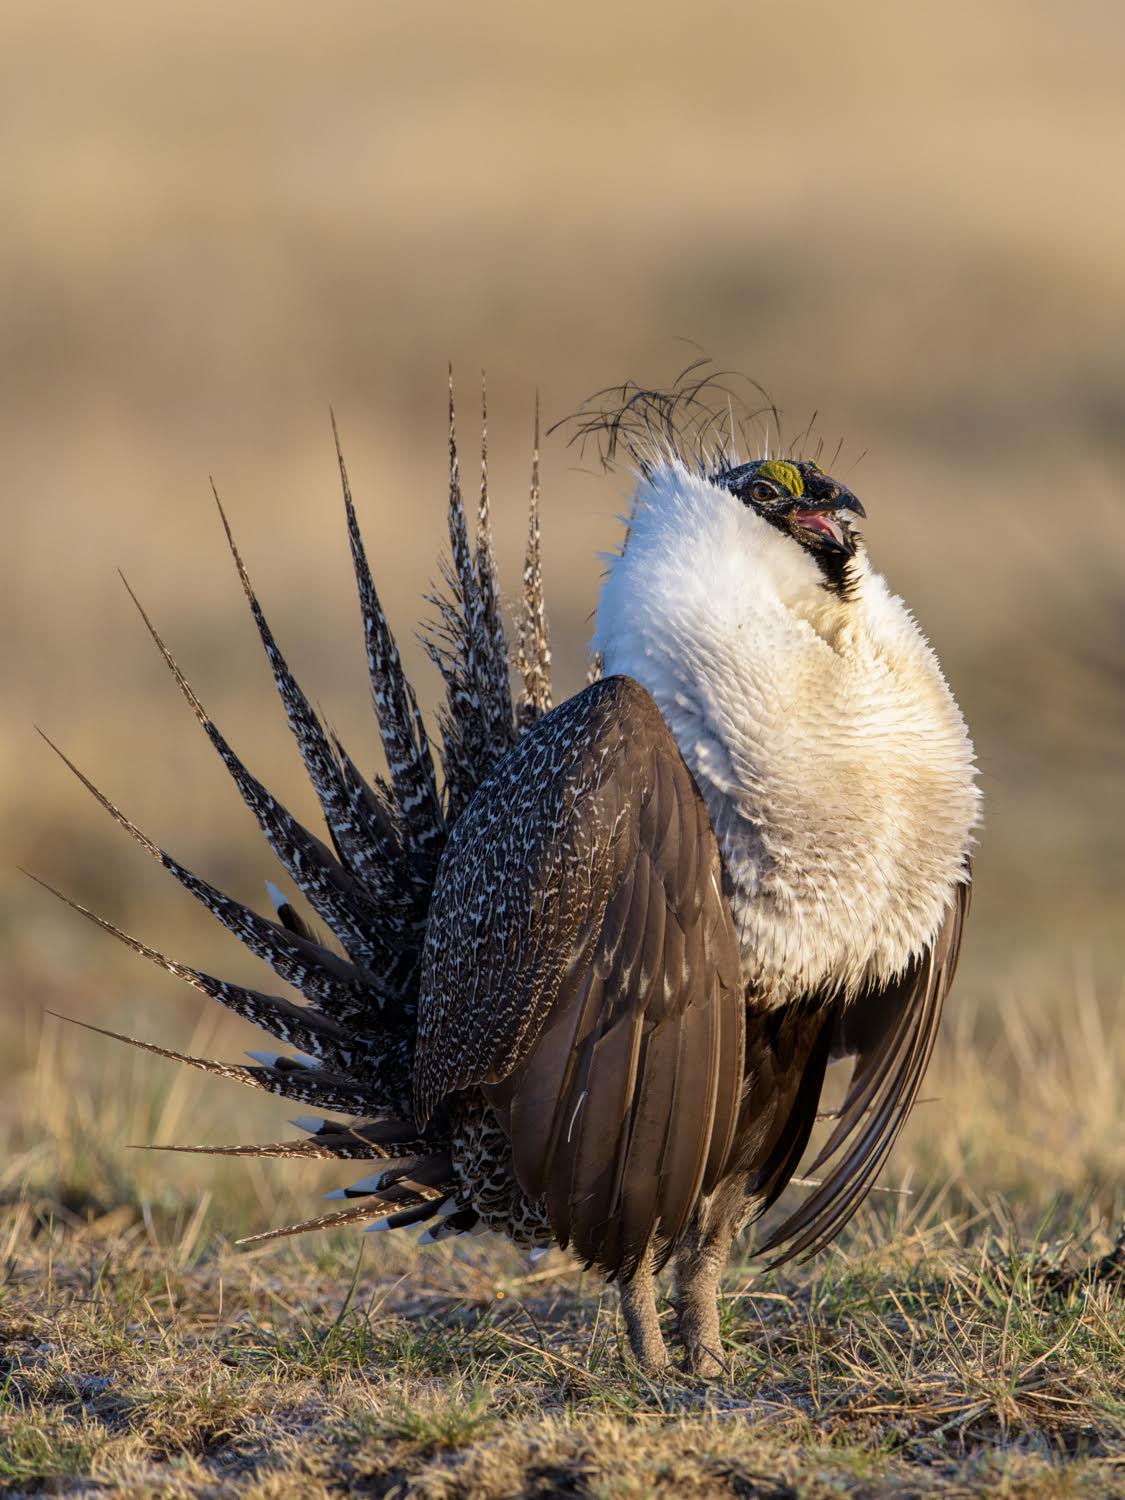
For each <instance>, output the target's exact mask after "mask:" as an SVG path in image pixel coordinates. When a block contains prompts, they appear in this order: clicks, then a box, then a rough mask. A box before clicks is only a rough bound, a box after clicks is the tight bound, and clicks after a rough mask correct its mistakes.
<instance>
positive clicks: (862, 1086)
mask: <svg viewBox="0 0 1125 1500" xmlns="http://www.w3.org/2000/svg"><path fill="white" fill-rule="evenodd" d="M970 890H971V886H970V883H969V881H968V880H966V881H965V883H964V884H963V885H959V886H958V887H957V890H956V892H955V895H954V898H953V900H952V902H951V904H950V906H949V908H948V910H947V912H946V916H945V920H944V922H943V924H942V926H941V928H940V930H939V931H938V934H937V936H936V937H935V939H934V941H933V943H932V945H931V946H930V948H929V949H928V950H927V952H926V953H925V954H923V955H922V957H921V958H919V959H918V960H917V961H916V962H915V963H914V964H912V965H911V966H910V968H909V969H908V970H907V971H906V973H905V974H904V975H903V976H902V978H901V979H899V980H897V981H895V982H894V983H892V984H889V985H887V986H884V987H883V988H881V989H879V990H875V991H872V992H871V993H870V994H868V995H865V996H860V998H859V999H858V1000H856V1001H855V1002H854V1003H853V1004H852V1005H851V1006H849V1007H848V1008H847V1009H846V1010H845V1011H844V1013H843V1015H842V1017H841V1020H840V1023H839V1026H838V1032H837V1039H836V1050H837V1052H838V1054H840V1055H849V1054H850V1055H854V1056H855V1057H856V1064H855V1068H854V1071H853V1074H852V1081H851V1085H850V1087H849V1089H848V1093H847V1096H846V1097H845V1100H844V1104H843V1107H842V1109H841V1112H840V1118H839V1120H838V1122H837V1124H836V1127H835V1129H834V1130H833V1132H832V1134H831V1136H830V1137H829V1139H828V1141H827V1142H826V1143H825V1146H824V1148H823V1150H822V1151H821V1152H820V1154H819V1156H818V1157H817V1158H816V1160H815V1162H814V1163H813V1166H812V1168H811V1169H810V1170H811V1171H818V1170H819V1169H820V1168H821V1167H823V1166H824V1165H826V1164H827V1163H829V1162H832V1163H834V1164H833V1165H832V1168H831V1170H830V1171H829V1173H828V1174H827V1176H826V1177H825V1178H824V1181H823V1182H822V1183H821V1185H820V1186H819V1187H818V1188H817V1189H816V1191H815V1192H814V1193H812V1194H811V1195H810V1196H809V1197H808V1198H807V1199H806V1200H805V1202H804V1203H803V1204H802V1205H801V1207H800V1208H799V1209H797V1210H796V1212H794V1213H792V1214H790V1215H789V1217H788V1218H787V1219H786V1220H785V1221H784V1222H783V1223H782V1224H781V1225H779V1226H778V1228H777V1229H776V1230H775V1231H774V1232H773V1234H772V1235H770V1237H769V1239H768V1240H767V1241H766V1243H765V1244H764V1245H763V1246H762V1250H763V1252H766V1253H768V1252H772V1251H774V1250H781V1252H782V1253H781V1254H780V1255H779V1256H778V1257H777V1259H776V1260H775V1262H774V1264H780V1263H782V1262H784V1261H786V1260H789V1259H792V1258H793V1257H796V1256H801V1257H807V1256H811V1255H815V1254H816V1253H817V1251H818V1250H821V1249H823V1248H824V1246H825V1245H827V1244H828V1243H829V1242H830V1241H831V1240H832V1239H834V1238H835V1236H836V1235H837V1234H838V1233H839V1232H840V1230H841V1229H842V1228H843V1226H844V1225H845V1224H846V1223H847V1222H848V1220H849V1219H850V1218H851V1217H852V1215H853V1214H854V1213H855V1211H856V1209H857V1208H858V1207H859V1205H860V1204H861V1203H862V1202H863V1200H864V1198H865V1197H866V1196H867V1194H868V1192H869V1191H870V1190H871V1187H872V1186H873V1184H874V1181H875V1178H876V1177H877V1176H878V1173H879V1171H880V1169H881V1167H882V1166H883V1163H884V1162H885V1161H886V1159H887V1157H888V1155H889V1154H890V1151H891V1148H892V1147H893V1145H894V1143H895V1141H896V1139H897V1138H898V1134H899V1131H900V1130H901V1129H902V1127H903V1125H904V1124H905V1122H906V1119H907V1116H908V1115H909V1114H910V1111H911V1109H912V1108H913V1105H914V1101H915V1099H916V1098H917V1097H918V1090H919V1088H920V1087H921V1083H922V1079H923V1077H924V1076H925V1072H926V1068H927V1066H928V1064H929V1061H930V1056H931V1054H932V1052H933V1048H934V1042H935V1040H936V1038H937V1032H938V1026H939V1024H940V1021H941V1014H942V1008H943V1006H944V1003H945V997H946V995H947V993H948V991H949V987H950V985H951V984H952V982H953V975H954V972H955V970H956V968H957V959H958V955H959V953H960V948H961V934H962V931H963V928H964V923H965V918H966V916H967V914H968V909H969V898H970ZM841 1153H842V1154H841Z"/></svg>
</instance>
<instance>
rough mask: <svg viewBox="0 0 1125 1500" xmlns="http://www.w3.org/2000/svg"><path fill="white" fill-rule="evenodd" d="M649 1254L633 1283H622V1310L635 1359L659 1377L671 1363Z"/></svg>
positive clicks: (647, 1372)
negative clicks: (660, 1317)
mask: <svg viewBox="0 0 1125 1500" xmlns="http://www.w3.org/2000/svg"><path fill="white" fill-rule="evenodd" d="M651 1267H652V1262H651V1258H650V1256H648V1255H646V1256H645V1258H644V1260H643V1261H642V1262H641V1264H640V1266H639V1268H638V1270H637V1273H636V1275H635V1276H633V1278H632V1279H631V1280H630V1281H625V1282H622V1283H620V1284H619V1287H618V1290H619V1291H620V1293H621V1311H622V1313H623V1314H624V1316H625V1329H626V1332H627V1333H628V1335H629V1347H630V1348H631V1349H632V1351H633V1358H634V1359H635V1360H636V1361H637V1363H638V1364H639V1365H640V1366H641V1368H642V1369H643V1370H644V1371H645V1372H646V1374H649V1375H659V1373H660V1372H661V1370H663V1369H665V1368H666V1367H667V1364H668V1350H667V1349H666V1348H665V1347H664V1335H663V1334H662V1333H661V1331H660V1319H659V1317H658V1316H657V1312H656V1278H655V1277H654V1276H653V1274H652V1268H651Z"/></svg>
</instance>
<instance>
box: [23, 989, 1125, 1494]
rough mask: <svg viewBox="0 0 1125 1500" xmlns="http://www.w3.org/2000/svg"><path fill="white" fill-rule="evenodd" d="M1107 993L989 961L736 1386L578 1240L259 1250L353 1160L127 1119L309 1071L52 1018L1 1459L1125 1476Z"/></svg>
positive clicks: (903, 1485) (299, 1473)
mask: <svg viewBox="0 0 1125 1500" xmlns="http://www.w3.org/2000/svg"><path fill="white" fill-rule="evenodd" d="M1109 1000H1110V997H1099V996H1098V995H1097V994H1096V993H1095V991H1094V990H1093V988H1092V987H1090V986H1086V987H1082V986H1080V985H1078V984H1074V985H1073V986H1072V989H1071V992H1070V995H1069V998H1068V1007H1069V1010H1070V1013H1071V1015H1072V1017H1073V1019H1074V1023H1075V1024H1074V1025H1073V1027H1071V1028H1069V1029H1067V1030H1066V1031H1064V1032H1063V1033H1062V1034H1061V1036H1060V1035H1059V1034H1058V1033H1057V1032H1056V1031H1055V1030H1054V1013H1053V1012H1052V1011H1051V1010H1041V1011H1039V1012H1038V1014H1039V1015H1040V1017H1041V1019H1035V1016H1036V1014H1037V1013H1036V1011H1035V1010H1034V1009H1033V1010H1032V1011H1031V1012H1030V1013H1029V1012H1027V1011H1025V1010H1021V1009H1017V1008H1016V1007H1007V1008H1005V1007H1004V1006H1003V1005H996V1004H994V1003H992V1004H987V1005H985V1004H982V1003H981V1002H980V999H979V997H973V996H972V995H971V994H970V995H968V996H963V997H962V1002H961V1004H960V1006H959V1007H958V1008H957V1010H956V1012H955V1015H954V1020H953V1026H952V1027H951V1028H950V1029H949V1030H948V1031H947V1033H946V1035H945V1037H944V1038H943V1042H942V1046H941V1049H940V1052H939V1056H938V1058H937V1061H936V1063H935V1066H934V1068H933V1070H932V1072H931V1075H930V1079H929V1082H928V1085H927V1091H928V1093H929V1095H930V1096H931V1101H932V1102H930V1103H927V1104H922V1105H920V1106H919V1109H918V1110H917V1112H916V1115H915V1117H914V1120H913V1121H912V1123H911V1125H910V1126H909V1127H908V1132H907V1135H906V1137H905V1138H904V1140H903V1142H902V1143H901V1144H900V1146H899V1148H898V1150H897V1151H896V1154H895V1164H894V1167H893V1169H892V1170H891V1172H889V1173H888V1174H886V1176H885V1177H884V1182H883V1186H884V1187H885V1188H888V1189H891V1191H887V1192H884V1193H882V1194H881V1195H879V1194H877V1195H876V1196H875V1198H873V1199H872V1200H870V1202H869V1206H868V1207H867V1208H866V1209H865V1210H864V1211H863V1212H862V1213H861V1215H860V1217H859V1218H858V1220H857V1221H856V1224H855V1225H854V1226H853V1228H852V1229H851V1230H850V1231H849V1233H848V1234H847V1236H846V1238H845V1241H844V1245H843V1247H842V1250H839V1251H832V1252H830V1253H829V1254H827V1255H825V1256H823V1257H821V1258H820V1259H819V1260H818V1261H817V1262H816V1263H815V1264H814V1265H813V1266H811V1267H809V1268H806V1269H804V1270H800V1271H796V1272H791V1273H784V1274H782V1273H775V1274H762V1272H761V1270H760V1268H759V1267H757V1266H755V1265H754V1264H753V1263H752V1262H749V1261H747V1262H743V1263H738V1264H736V1265H735V1266H734V1267H733V1268H732V1269H731V1271H730V1273H729V1275H728V1278H727V1284H726V1297H725V1304H724V1321H725V1335H726V1338H727V1342H728V1345H729V1348H730V1350H731V1356H732V1369H731V1377H730V1380H729V1382H727V1383H724V1384H722V1385H718V1386H706V1385H703V1384H700V1383H696V1382H693V1381H691V1380H688V1379H685V1378H682V1377H678V1376H671V1377H669V1378H668V1379H667V1380H665V1381H662V1382H657V1383H653V1382H651V1381H649V1380H646V1379H645V1378H643V1377H642V1376H641V1375H640V1374H639V1373H638V1372H637V1371H636V1370H635V1369H634V1368H632V1367H631V1365H630V1363H629V1361H628V1358H627V1355H626V1353H625V1348H624V1345H623V1333H622V1330H621V1328H620V1326H619V1322H618V1317H617V1311H616V1296H615V1294H614V1293H612V1292H607V1291H605V1290H604V1289H603V1288H602V1287H601V1286H600V1285H599V1283H598V1281H597V1278H594V1277H583V1276H582V1275H581V1274H580V1273H579V1272H578V1271H577V1269H576V1268H573V1267H572V1266H571V1265H570V1264H569V1263H568V1261H567V1260H566V1259H565V1258H564V1257H563V1256H561V1255H560V1256H555V1257H552V1258H551V1259H550V1260H549V1261H547V1262H546V1263H544V1264H541V1265H537V1266H536V1267H534V1268H532V1267H529V1266H528V1264H527V1262H526V1260H525V1258H524V1257H522V1256H521V1255H519V1254H517V1253H516V1252H515V1251H514V1250H512V1249H511V1248H510V1247H508V1246H506V1245H504V1244H502V1243H500V1242H492V1241H470V1242H468V1245H467V1247H465V1246H462V1245H460V1244H458V1243H456V1242H455V1243H454V1244H452V1245H448V1244H447V1245H442V1246H438V1247H432V1248H431V1249H429V1250H427V1251H424V1252H422V1251H416V1250H415V1248H414V1246H413V1244H412V1242H411V1239H410V1237H409V1236H406V1235H399V1236H394V1237H390V1236H379V1237H378V1238H377V1239H376V1240H375V1241H374V1242H372V1241H366V1242H365V1241H364V1240H363V1238H362V1236H360V1235H359V1234H357V1233H338V1234H336V1235H334V1236H307V1237H305V1238H303V1239H301V1240H298V1241H295V1242H290V1243H288V1244H286V1243H284V1242H283V1244H282V1246H281V1247H280V1248H275V1249H273V1250H272V1251H269V1250H263V1249H257V1250H253V1251H247V1252H239V1251H237V1250H236V1249H234V1248H232V1247H231V1245H230V1238H231V1237H233V1236H234V1235H235V1234H237V1233H240V1232H244V1231H250V1230H253V1229H256V1228H260V1227H261V1226H262V1224H263V1223H280V1222H282V1221H283V1220H284V1219H285V1218H287V1217H289V1216H293V1217H302V1216H304V1214H305V1213H306V1211H307V1210H309V1208H310V1206H311V1202H312V1194H313V1193H315V1192H316V1191H319V1190H323V1189H324V1188H325V1187H327V1186H329V1185H334V1184H335V1182H336V1181H338V1180H346V1179H347V1178H349V1177H351V1176H354V1175H355V1172H356V1169H355V1168H354V1166H353V1167H347V1166H344V1167H334V1168H325V1167H324V1166H323V1164H320V1163H316V1164H311V1166H303V1165H302V1166H298V1165H297V1164H288V1163H285V1164H278V1163H270V1162H264V1163H262V1162H249V1163H247V1162H234V1163H231V1162H218V1163H216V1162H214V1161H210V1160H208V1159H206V1158H198V1157H177V1156H172V1157H169V1156H166V1155H162V1154H142V1155H139V1156H138V1155H136V1154H133V1153H127V1152H125V1151H124V1150H123V1149H122V1142H123V1141H126V1140H145V1139H149V1140H158V1141H159V1140H166V1139H168V1138H169V1136H171V1137H172V1138H174V1139H207V1140H211V1141H219V1140H223V1139H228V1138H230V1139H246V1138H249V1137H251V1136H253V1135H256V1134H261V1135H262V1136H265V1135H267V1134H269V1133H270V1132H271V1131H274V1130H276V1129H277V1128H278V1125H279V1120H278V1116H279V1115H280V1114H281V1113H282V1108H283V1107H282V1106H280V1105H278V1104H277V1103H275V1102H267V1103H266V1104H265V1105H264V1106H261V1105H260V1104H259V1101H256V1100H254V1099H253V1098H251V1102H252V1103H254V1104H258V1105H259V1107H258V1108H257V1109H256V1110H254V1111H252V1112H251V1118H249V1119H248V1118H247V1113H246V1111H245V1109H243V1108H241V1107H240V1106H242V1105H243V1103H244V1101H245V1099H246V1097H247V1096H246V1094H245V1093H244V1091H241V1090H237V1089H234V1088H232V1087H230V1086H224V1085H222V1084H219V1083H216V1082H214V1081H213V1080H209V1079H200V1078H199V1077H198V1076H197V1075H194V1074H189V1073H187V1071H186V1070H179V1071H173V1070H171V1069H170V1068H169V1069H166V1070H165V1071H162V1072H161V1073H160V1074H158V1075H153V1073H152V1072H151V1071H150V1070H149V1068H148V1065H147V1062H146V1061H145V1060H144V1059H141V1060H140V1062H139V1063H138V1064H136V1065H134V1062H133V1057H132V1055H131V1054H123V1052H122V1051H121V1050H120V1049H118V1048H115V1047H113V1046H112V1044H110V1043H108V1042H103V1041H101V1040H99V1039H94V1040H92V1041H90V1042H89V1044H88V1045H87V1044H83V1043H81V1042H80V1043H79V1044H78V1045H76V1044H75V1035H74V1034H73V1033H70V1032H66V1031H65V1029H62V1028H59V1027H58V1026H57V1025H56V1024H55V1023H50V1025H49V1027H48V1029H47V1031H45V1033H44V1036H43V1040H42V1043H41V1047H40V1052H39V1057H38V1061H37V1065H36V1067H35V1068H34V1069H32V1070H30V1071H29V1073H28V1074H27V1075H26V1076H24V1077H23V1079H22V1080H19V1081H17V1090H16V1094H15V1099H14V1102H15V1104H16V1106H17V1112H18V1115H19V1118H20V1120H21V1121H22V1122H23V1123H22V1124H21V1125H20V1126H19V1127H18V1128H16V1129H15V1130H13V1132H12V1134H11V1137H10V1144H9V1155H8V1157H7V1166H6V1170H5V1173H4V1176H3V1178H0V1192H2V1194H3V1196H4V1198H5V1199H6V1200H7V1204H8V1207H7V1209H6V1210H5V1211H4V1212H3V1214H2V1217H0V1264H2V1265H3V1267H4V1271H3V1276H4V1280H3V1284H2V1286H0V1347H2V1348H3V1349H4V1351H5V1352H4V1355H3V1364H2V1365H0V1372H2V1376H3V1384H0V1487H3V1486H7V1488H8V1489H10V1490H11V1491H12V1492H14V1493H24V1492H33V1493H34V1492H37V1491H38V1490H40V1489H41V1488H44V1487H53V1488H56V1489H58V1490H61V1491H65V1492H68V1493H69V1492H72V1491H73V1492H82V1491H83V1490H84V1489H86V1488H94V1487H102V1488H105V1487H109V1488H111V1489H112V1488H113V1487H115V1486H116V1487H119V1488H120V1489H122V1490H123V1491H126V1492H128V1493H130V1494H137V1495H154V1496H155V1495H160V1496H164V1495H169V1496H171V1495H183V1496H189V1495H190V1496H195V1495H199V1496H205V1495H206V1496H210V1495H224V1496H226V1495H231V1496H234V1495H239V1496H242V1495H247V1496H250V1495H253V1496H258V1495H261V1496H266V1495H289V1494H292V1495H311V1496H317V1495H330V1494H340V1493H357V1492H358V1493H365V1494H377V1495H382V1494H388V1495H390V1494H394V1495H403V1496H405V1495H420V1496H443V1497H444V1496H464V1497H466V1500H475V1497H478V1496H479V1497H482V1500H483V1497H491V1496H496V1497H502V1496H514V1495H519V1494H540V1495H549V1494H556V1493H563V1494H567V1493H569V1494H577V1495H590V1496H602V1495H605V1496H619V1495H620V1496H644V1495H650V1494H656V1493H661V1494H664V1493H666V1494H669V1495H672V1494H676V1495H679V1494H683V1495H690V1496H722V1495H735V1496H759V1497H762V1496H775V1497H778V1500H780V1497H782V1496H801V1497H820V1496H825V1497H827V1496H829V1495H839V1494H848V1495H852V1496H863V1497H869V1500H874V1497H878V1496H888V1497H891V1496H894V1497H900V1496H904V1495H914V1494H918V1493H921V1492H925V1493H930V1492H933V1493H938V1494H942V1495H947V1496H962V1495H981V1496H987V1495H994V1494H1006V1495H1009V1496H1020V1497H1026V1500H1032V1497H1035V1500H1038V1497H1048V1496H1050V1497H1055V1496H1063V1495H1067V1496H1070V1495H1075V1496H1078V1495H1089V1496H1104V1495H1112V1494H1115V1493H1119V1492H1121V1490H1122V1489H1125V1379H1123V1377H1122V1370H1123V1369H1125V1284H1123V1282H1122V1280H1121V1275H1122V1270H1123V1267H1122V1263H1121V1259H1120V1253H1119V1254H1118V1256H1117V1258H1116V1260H1113V1261H1112V1263H1111V1261H1110V1260H1108V1259H1107V1260H1105V1262H1104V1264H1103V1265H1102V1266H1101V1274H1100V1275H1095V1274H1093V1271H1094V1269H1096V1265H1095V1263H1096V1262H1097V1261H1099V1259H1102V1258H1104V1257H1108V1256H1109V1254H1110V1251H1111V1247H1112V1240H1113V1232H1114V1226H1115V1225H1116V1224H1117V1223H1118V1222H1119V1221H1120V1220H1121V1218H1122V1216H1123V1215H1125V1196H1123V1193H1122V1183H1123V1182H1125V1153H1123V1150H1122V1144H1123V1143H1122V1140H1121V1135H1120V1131H1119V1130H1118V1129H1117V1128H1116V1126H1117V1114H1118V1111H1119V1107H1120V1100H1121V1098H1122V1097H1123V1096H1125V1048H1123V1046H1122V1035H1121V1032H1120V1029H1119V1028H1118V1029H1117V1031H1113V1030H1111V1029H1110V1027H1109V1022H1110V1020H1111V1018H1112V1014H1113V1006H1112V1004H1111V1003H1109ZM60 1031H61V1032H62V1034H60ZM195 1040H196V1042H197V1043H200V1042H202V1041H204V1040H208V1041H213V1040H216V1038H214V1037H208V1038H204V1037H200V1036H197V1037H196V1039H195ZM225 1040H227V1041H228V1044H229V1045H233V1044H234V1040H235V1039H234V1036H233V1035H228V1037H227V1038H225ZM1013 1056H1014V1057H1016V1058H1027V1059H1035V1066H1034V1068H1031V1067H1030V1066H1029V1068H1028V1070H1027V1071H1026V1072H1023V1073H1019V1072H1016V1071H1015V1070H1013V1069H1012V1068H1011V1066H1010V1061H1009V1060H1010V1059H1011V1058H1012V1057H1013ZM1091 1059H1096V1062H1095V1063H1094V1064H1092V1063H1091ZM170 1079H171V1080H172V1084H171V1088H170V1089H169V1088H167V1084H168V1082H169V1080H170ZM154 1082H155V1083H156V1084H157V1086H158V1088H159V1092H156V1091H154V1089H153V1084H154ZM201 1120H204V1121H206V1124H205V1125H201V1124H199V1123H198V1122H199V1121H201ZM1060 1131H1061V1132H1062V1133H1063V1134H1065V1137H1066V1142H1067V1145H1066V1150H1065V1153H1063V1152H1060V1151H1059V1149H1058V1141H1059V1139H1060ZM911 1184H914V1185H915V1187H916V1189H917V1190H916V1191H915V1192H913V1193H912V1192H911V1190H910V1189H911ZM791 1191H792V1192H799V1191H801V1189H799V1188H796V1189H792V1190H791ZM667 1315H668V1316H669V1318H670V1317H671V1315H672V1314H671V1310H670V1309H669V1310H667Z"/></svg>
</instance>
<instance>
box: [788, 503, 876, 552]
mask: <svg viewBox="0 0 1125 1500" xmlns="http://www.w3.org/2000/svg"><path fill="white" fill-rule="evenodd" d="M839 511H850V512H851V513H852V515H856V516H866V514H867V512H866V511H865V510H864V508H863V506H862V505H861V504H860V503H859V501H858V500H857V498H856V497H855V495H853V494H852V493H851V492H850V490H845V491H844V492H843V493H842V494H841V495H839V496H837V497H836V498H835V499H833V500H832V501H831V503H830V504H828V505H818V506H810V507H809V509H808V510H802V509H799V508H797V509H794V510H793V511H792V512H791V517H792V519H793V521H794V522H795V523H796V524H797V525H798V526H799V527H800V528H801V530H802V531H810V532H812V533H813V534H814V535H815V536H817V537H819V539H820V541H821V544H822V545H824V546H828V547H830V548H831V549H832V550H833V551H836V552H844V553H846V554H847V556H848V557H852V556H854V555H855V537H854V536H853V535H852V533H851V530H850V528H849V527H848V526H846V525H845V524H844V521H843V518H842V517H838V516H837V512H839Z"/></svg>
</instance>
